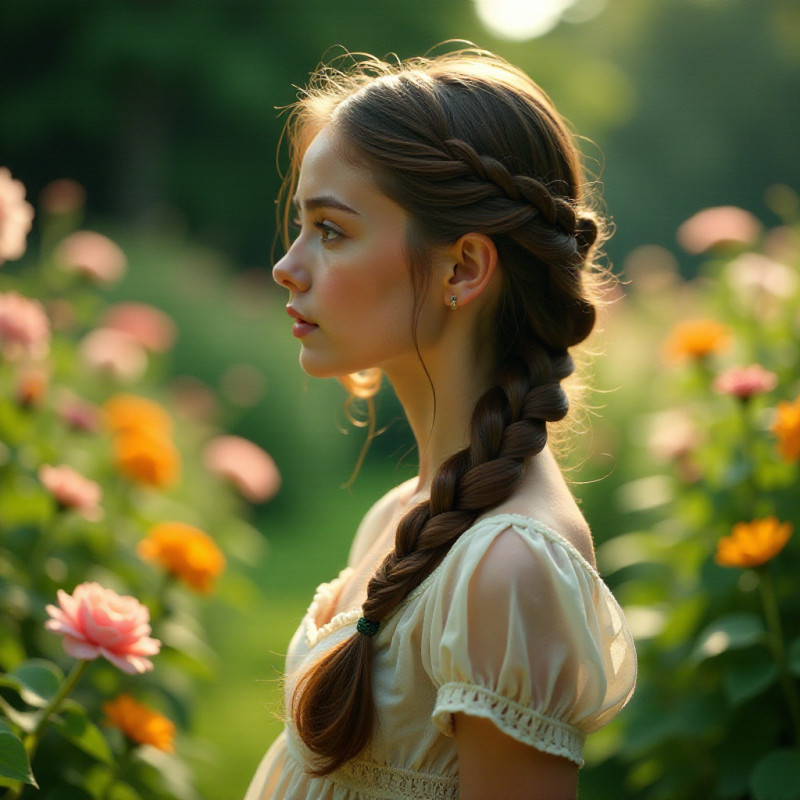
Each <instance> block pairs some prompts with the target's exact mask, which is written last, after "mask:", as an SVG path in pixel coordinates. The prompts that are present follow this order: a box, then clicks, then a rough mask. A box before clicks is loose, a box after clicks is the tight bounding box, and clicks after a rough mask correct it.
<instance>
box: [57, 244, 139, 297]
mask: <svg viewBox="0 0 800 800" xmlns="http://www.w3.org/2000/svg"><path fill="white" fill-rule="evenodd" d="M53 258H54V259H55V261H56V263H57V264H58V265H59V266H61V267H62V268H63V269H65V270H67V271H68V272H77V273H78V274H80V275H83V276H85V277H87V278H89V279H91V280H93V281H94V282H95V283H103V284H105V283H114V282H115V281H117V280H119V279H120V278H121V277H122V275H123V274H124V272H125V270H126V269H127V267H128V259H127V258H126V257H125V253H123V252H122V250H121V249H120V248H119V247H118V246H117V245H116V244H114V242H112V241H111V239H109V238H108V237H107V236H103V235H102V234H101V233H95V232H94V231H76V232H75V233H72V234H70V235H69V236H67V238H66V239H64V240H63V241H62V242H61V243H60V244H59V245H58V247H57V248H56V249H55V252H54V253H53Z"/></svg>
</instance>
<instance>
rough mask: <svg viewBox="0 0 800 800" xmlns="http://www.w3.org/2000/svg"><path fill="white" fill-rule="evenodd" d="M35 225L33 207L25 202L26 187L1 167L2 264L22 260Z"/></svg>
mask: <svg viewBox="0 0 800 800" xmlns="http://www.w3.org/2000/svg"><path fill="white" fill-rule="evenodd" d="M32 224H33V206H31V205H30V203H26V202H25V186H24V185H23V184H22V183H21V181H16V180H14V179H13V178H12V177H11V172H9V170H8V167H0V264H2V263H3V262H4V261H5V260H6V259H8V260H10V261H13V260H14V259H17V258H22V256H23V255H25V250H26V248H27V246H28V232H29V231H30V229H31V225H32Z"/></svg>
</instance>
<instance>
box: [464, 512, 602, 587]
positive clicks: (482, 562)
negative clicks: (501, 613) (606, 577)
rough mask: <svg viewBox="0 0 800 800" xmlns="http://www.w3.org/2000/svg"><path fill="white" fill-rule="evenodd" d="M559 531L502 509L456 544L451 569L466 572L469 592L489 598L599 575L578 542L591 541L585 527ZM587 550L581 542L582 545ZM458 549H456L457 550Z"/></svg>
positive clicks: (580, 581) (481, 522) (466, 532)
mask: <svg viewBox="0 0 800 800" xmlns="http://www.w3.org/2000/svg"><path fill="white" fill-rule="evenodd" d="M573 525H574V528H568V529H567V530H563V529H561V530H557V529H556V528H555V527H553V526H552V525H550V524H548V523H545V522H543V521H542V520H539V519H533V518H531V517H528V516H526V515H522V514H518V513H509V512H502V513H496V514H491V515H488V516H486V517H484V518H483V519H481V520H479V521H478V522H477V523H476V524H475V525H473V527H472V528H470V529H469V530H467V531H465V533H464V535H463V537H462V540H460V541H459V542H458V543H457V544H456V545H455V546H454V550H455V551H456V552H455V553H454V557H455V558H454V560H455V561H457V562H459V563H457V564H454V565H453V569H454V570H459V571H463V573H465V574H469V575H470V576H471V577H470V581H471V582H472V583H473V586H472V590H473V591H476V592H477V593H478V594H481V595H483V596H484V599H491V597H492V596H495V595H497V597H498V599H499V596H502V595H505V594H507V593H508V592H509V591H510V590H511V589H512V587H517V588H525V587H527V588H528V589H529V588H531V587H533V586H539V587H545V586H550V585H551V584H553V582H554V581H555V582H556V583H561V582H564V581H566V582H571V583H575V582H576V581H577V583H587V582H588V584H591V583H594V582H595V580H596V579H597V578H598V577H599V576H598V575H597V571H596V569H595V566H594V561H593V559H592V558H590V557H587V555H588V556H591V555H592V553H591V549H590V550H589V552H588V553H587V554H585V553H584V552H582V551H581V548H579V547H578V546H577V545H576V541H579V542H580V541H583V542H584V543H585V541H586V540H585V539H584V538H583V537H586V538H588V541H589V542H591V535H590V534H589V532H588V526H585V523H584V525H583V526H581V524H580V523H579V522H577V521H575V522H573ZM584 548H585V545H584ZM459 551H460V552H459Z"/></svg>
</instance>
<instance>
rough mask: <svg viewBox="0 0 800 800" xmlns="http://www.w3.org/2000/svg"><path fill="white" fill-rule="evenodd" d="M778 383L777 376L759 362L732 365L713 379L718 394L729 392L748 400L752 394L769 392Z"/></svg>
mask: <svg viewBox="0 0 800 800" xmlns="http://www.w3.org/2000/svg"><path fill="white" fill-rule="evenodd" d="M777 385H778V376H777V375H776V374H775V373H774V372H770V371H769V370H767V369H764V367H762V366H761V365H760V364H751V365H750V366H749V367H732V368H731V369H726V370H725V371H724V372H721V373H720V374H719V375H717V377H716V378H715V379H714V389H715V391H717V392H719V393H720V394H730V395H733V396H734V397H738V398H740V399H741V400H749V399H750V398H751V397H752V396H753V395H754V394H764V393H765V392H771V391H772V390H773V389H774V388H775V387H776V386H777Z"/></svg>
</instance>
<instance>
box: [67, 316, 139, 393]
mask: <svg viewBox="0 0 800 800" xmlns="http://www.w3.org/2000/svg"><path fill="white" fill-rule="evenodd" d="M79 350H80V355H81V358H82V359H83V361H84V363H85V364H86V365H87V366H88V367H89V368H90V369H92V370H94V371H95V372H101V373H104V374H106V375H110V376H111V377H112V378H114V379H115V380H117V381H120V382H122V383H132V382H133V381H135V380H138V379H139V378H141V377H142V375H144V373H145V371H146V370H147V353H146V352H145V349H144V348H143V347H142V346H141V344H139V342H137V341H136V339H134V338H133V336H131V335H130V334H129V333H125V332H124V331H115V330H113V329H112V328H95V329H94V330H92V331H89V333H87V334H86V336H84V337H83V339H81V343H80V345H79Z"/></svg>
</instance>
